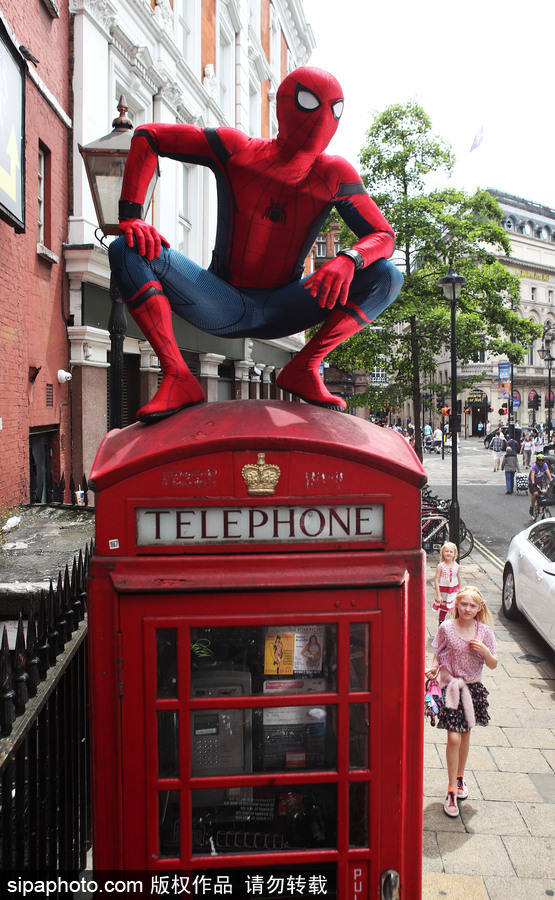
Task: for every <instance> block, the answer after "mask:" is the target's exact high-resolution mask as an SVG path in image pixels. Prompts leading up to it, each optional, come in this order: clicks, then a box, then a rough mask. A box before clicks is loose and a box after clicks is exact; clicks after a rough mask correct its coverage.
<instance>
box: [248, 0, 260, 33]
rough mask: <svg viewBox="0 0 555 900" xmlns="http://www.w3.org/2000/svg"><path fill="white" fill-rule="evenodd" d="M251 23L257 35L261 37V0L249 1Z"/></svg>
mask: <svg viewBox="0 0 555 900" xmlns="http://www.w3.org/2000/svg"><path fill="white" fill-rule="evenodd" d="M249 25H250V26H251V28H252V30H253V31H254V33H255V35H256V36H257V37H260V0H250V2H249Z"/></svg>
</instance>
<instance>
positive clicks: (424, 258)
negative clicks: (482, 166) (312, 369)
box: [330, 101, 541, 455]
mask: <svg viewBox="0 0 555 900" xmlns="http://www.w3.org/2000/svg"><path fill="white" fill-rule="evenodd" d="M359 158H360V162H361V165H362V175H363V181H364V183H365V186H366V188H367V189H368V191H369V193H370V194H371V195H372V197H373V198H374V199H375V201H376V203H377V204H378V206H379V207H380V209H381V210H382V212H383V213H384V215H385V216H386V218H387V219H388V220H389V221H390V222H391V224H392V225H393V228H394V229H395V233H396V238H397V250H396V253H395V255H394V257H393V260H394V261H395V262H396V264H397V265H398V266H399V268H400V269H401V270H402V271H403V272H404V275H405V281H404V284H403V288H402V290H401V292H400V294H399V296H398V298H397V300H396V301H395V302H394V303H393V304H392V306H390V307H389V309H388V310H386V311H385V312H384V313H382V315H381V316H380V318H379V320H378V322H377V329H379V330H377V329H375V330H372V329H369V328H367V329H365V330H364V331H361V332H359V333H358V334H357V335H356V336H355V337H353V338H351V339H350V340H349V341H347V342H346V343H344V344H343V345H341V346H340V347H338V348H337V349H336V350H335V351H334V352H333V354H332V355H331V357H330V358H331V360H332V362H333V363H334V364H335V365H336V366H338V367H339V368H341V369H347V370H355V369H366V370H368V369H372V368H373V367H374V366H375V365H378V366H379V365H380V359H385V360H387V366H384V368H387V371H388V373H389V375H390V383H389V386H388V387H387V388H386V389H383V388H369V389H368V390H367V391H366V392H365V393H364V394H360V395H357V396H356V397H355V398H353V400H351V404H352V405H357V406H369V407H370V408H371V409H374V410H376V409H379V408H383V407H384V406H387V407H389V406H398V405H399V404H401V403H402V402H403V401H404V400H406V399H407V398H409V397H410V398H412V401H413V408H414V416H415V420H416V422H419V421H420V415H421V395H422V386H423V385H425V386H426V387H428V386H429V385H430V383H432V387H433V380H434V377H435V375H436V358H437V356H438V355H439V354H440V353H441V351H442V350H443V348H444V347H445V346H448V345H449V340H450V304H449V302H448V301H447V300H446V299H445V297H444V296H443V292H442V291H441V289H440V288H438V286H437V281H438V279H439V278H440V277H441V276H443V275H445V274H446V271H447V265H448V260H451V261H452V265H453V268H454V269H455V271H456V272H457V274H459V275H463V276H464V277H465V278H466V281H467V284H466V286H465V287H464V289H463V292H462V294H461V297H460V299H459V301H457V358H458V360H459V362H461V363H465V362H469V361H471V360H475V359H477V358H478V354H479V353H480V351H483V350H485V351H486V352H487V353H489V354H493V355H505V356H507V357H508V358H509V359H510V360H511V361H512V362H515V363H517V362H520V361H521V360H522V358H523V356H524V353H525V348H527V347H528V346H529V345H530V343H531V341H532V340H533V338H534V337H536V336H538V333H539V332H538V329H539V326H537V325H535V324H534V323H533V322H532V321H531V320H530V319H526V318H523V317H522V316H520V315H519V314H518V311H517V310H518V305H519V302H520V279H519V278H518V277H517V276H515V275H514V274H512V273H511V272H510V271H509V269H508V268H507V267H506V266H505V265H503V263H501V262H500V261H499V256H508V255H509V254H510V240H509V236H508V234H507V232H506V231H505V229H504V228H503V225H502V213H501V208H500V206H499V204H498V203H497V201H496V200H495V199H494V198H493V197H492V196H491V195H490V194H489V193H488V192H487V191H484V190H478V191H477V192H476V193H475V194H473V195H469V194H467V193H466V192H465V191H462V190H456V189H454V188H447V189H432V190H429V189H427V184H428V182H429V178H430V176H437V175H438V174H440V173H450V171H451V169H452V168H453V164H454V158H453V155H452V152H451V149H450V148H449V146H448V145H447V144H446V143H445V142H444V141H443V140H442V139H441V138H438V137H436V136H434V135H432V133H431V121H430V119H429V117H428V116H427V115H426V113H425V112H424V110H423V109H422V108H421V107H420V106H419V105H418V104H416V103H414V102H412V101H411V102H408V103H406V104H405V105H400V104H394V105H392V106H389V107H388V108H387V109H386V110H384V112H382V113H381V114H379V115H377V116H376V118H375V119H374V122H373V124H372V125H371V127H370V129H369V130H368V132H367V134H366V144H365V146H364V147H363V149H362V150H361V152H360V157H359ZM345 238H346V235H341V240H342V243H343V244H345V243H346V240H345ZM540 330H541V329H540ZM481 377H483V373H477V375H476V377H475V378H474V379H467V381H466V383H467V384H469V383H470V382H471V381H472V380H473V381H476V380H479V379H480V378H481ZM460 386H462V385H460ZM442 389H443V390H450V388H446V386H445V385H443V386H442ZM416 441H417V443H416V450H417V452H418V453H419V454H420V455H421V448H420V434H419V429H418V428H417V429H416Z"/></svg>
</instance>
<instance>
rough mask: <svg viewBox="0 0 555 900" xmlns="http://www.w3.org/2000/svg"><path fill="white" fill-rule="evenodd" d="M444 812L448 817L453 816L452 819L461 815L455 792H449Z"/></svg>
mask: <svg viewBox="0 0 555 900" xmlns="http://www.w3.org/2000/svg"><path fill="white" fill-rule="evenodd" d="M443 812H444V813H445V815H446V816H451V818H455V816H458V814H459V807H458V806H457V796H456V794H455V792H454V791H448V792H447V797H446V798H445V803H444V804H443Z"/></svg>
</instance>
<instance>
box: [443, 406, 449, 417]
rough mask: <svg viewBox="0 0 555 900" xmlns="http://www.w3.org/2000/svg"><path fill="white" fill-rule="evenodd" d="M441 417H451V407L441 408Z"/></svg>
mask: <svg viewBox="0 0 555 900" xmlns="http://www.w3.org/2000/svg"><path fill="white" fill-rule="evenodd" d="M441 415H442V416H450V415H451V407H450V406H442V407H441Z"/></svg>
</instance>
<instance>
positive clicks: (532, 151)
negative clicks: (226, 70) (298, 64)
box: [303, 0, 555, 209]
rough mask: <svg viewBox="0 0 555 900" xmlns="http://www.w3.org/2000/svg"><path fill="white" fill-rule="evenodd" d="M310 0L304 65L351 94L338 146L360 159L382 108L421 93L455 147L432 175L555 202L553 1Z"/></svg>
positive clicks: (335, 149)
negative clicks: (311, 41) (444, 166)
mask: <svg viewBox="0 0 555 900" xmlns="http://www.w3.org/2000/svg"><path fill="white" fill-rule="evenodd" d="M303 6H304V10H305V15H306V18H307V21H308V22H309V23H310V25H311V26H312V30H313V33H314V37H315V40H316V48H315V50H314V52H313V54H312V56H311V58H310V60H309V62H308V65H314V66H319V67H320V68H323V69H327V70H328V71H330V72H331V73H332V74H333V75H335V76H336V78H337V79H338V80H339V82H340V84H341V86H342V88H343V92H344V96H345V110H344V113H343V116H342V118H341V121H340V123H339V128H338V131H337V133H336V135H335V137H334V139H333V141H332V143H331V144H330V146H329V148H328V151H329V152H330V153H336V154H339V155H341V156H344V157H346V158H347V159H348V160H349V161H350V162H351V163H353V164H354V165H355V166H356V167H357V168H358V166H359V164H358V160H357V158H358V154H359V152H360V149H361V148H362V146H363V145H364V143H365V132H366V131H367V129H368V128H369V127H370V125H371V124H372V121H373V116H374V114H375V113H380V112H382V111H383V110H384V109H385V108H386V107H387V106H389V105H391V104H393V103H406V102H407V101H408V100H415V101H416V102H417V103H419V104H420V106H422V107H423V109H424V110H425V112H426V113H427V114H428V116H429V117H430V118H431V120H432V133H433V134H435V135H438V136H439V137H442V138H443V139H444V140H446V141H447V142H448V143H449V144H450V145H451V148H452V150H453V153H454V155H455V158H456V165H455V168H454V170H453V173H452V175H451V177H450V178H449V179H447V178H445V179H442V180H441V183H438V184H434V186H437V187H443V186H451V187H454V188H463V189H465V190H466V191H468V192H469V193H472V192H473V191H475V190H476V189H477V188H479V187H481V188H486V187H491V188H497V189H498V190H500V191H505V192H507V193H510V194H515V195H516V196H518V197H524V198H525V199H526V200H532V201H534V202H536V203H541V204H543V205H544V206H549V207H551V208H552V209H555V52H554V51H555V40H554V38H555V0H504V2H498V0H466V2H465V0H395V2H394V3H389V2H387V0H339V2H338V0H304V3H303ZM481 129H482V130H483V139H482V142H481V144H480V146H478V147H477V149H475V150H473V151H472V152H471V150H470V148H471V146H472V144H473V141H474V139H475V137H476V135H477V134H479V132H480V130H481Z"/></svg>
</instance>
